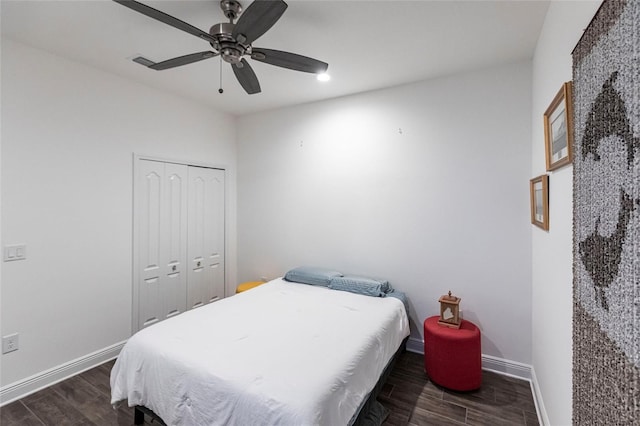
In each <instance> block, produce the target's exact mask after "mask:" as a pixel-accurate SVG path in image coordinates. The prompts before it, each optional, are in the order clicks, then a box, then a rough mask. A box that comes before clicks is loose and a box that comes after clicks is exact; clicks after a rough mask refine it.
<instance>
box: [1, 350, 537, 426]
mask: <svg viewBox="0 0 640 426" xmlns="http://www.w3.org/2000/svg"><path fill="white" fill-rule="evenodd" d="M112 365H113V361H111V362H108V363H106V364H103V365H101V366H98V367H96V368H93V369H91V370H89V371H86V372H84V373H82V374H79V375H77V376H75V377H72V378H70V379H67V380H65V381H63V382H60V383H58V384H55V385H53V386H51V387H49V388H47V389H44V390H42V391H39V392H37V393H34V394H32V395H29V396H27V397H25V398H23V399H21V400H19V401H15V402H12V403H11V404H7V405H5V406H4V407H2V408H0V425H2V426H43V425H51V426H67V425H69V426H71V425H73V426H75V425H88V426H91V425H97V426H102V425H105V426H106V425H127V426H129V425H132V424H133V409H131V408H128V407H121V408H120V409H118V410H114V409H113V408H112V407H111V405H110V404H109V395H110V391H109V373H110V371H111V367H112ZM482 380H483V382H482V388H481V389H480V390H478V391H475V392H466V393H460V392H452V391H449V390H446V389H443V388H440V387H438V386H436V385H434V384H433V383H432V382H430V381H429V380H428V378H427V376H426V374H425V372H424V364H423V357H422V355H419V354H414V353H411V352H405V353H404V354H402V356H401V357H400V358H399V359H398V362H397V363H396V365H395V367H394V369H393V370H392V372H391V374H390V376H389V378H388V380H387V382H386V383H385V385H384V387H383V388H382V392H381V394H380V396H379V397H378V400H379V401H380V402H381V403H382V404H383V405H384V406H385V407H387V408H388V409H389V410H390V411H391V414H390V415H389V417H388V418H387V420H386V422H385V423H384V424H385V426H396V425H437V426H448V425H491V426H500V425H525V426H530V425H538V419H537V417H536V409H535V406H534V403H533V397H532V395H531V388H530V386H529V382H526V381H522V380H517V379H513V378H509V377H505V376H501V375H498V374H494V373H489V372H483V377H482ZM145 420H146V422H145V424H153V425H157V423H151V422H150V420H149V419H145ZM327 426H333V425H327Z"/></svg>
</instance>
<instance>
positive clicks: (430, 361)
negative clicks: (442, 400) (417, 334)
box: [424, 316, 482, 391]
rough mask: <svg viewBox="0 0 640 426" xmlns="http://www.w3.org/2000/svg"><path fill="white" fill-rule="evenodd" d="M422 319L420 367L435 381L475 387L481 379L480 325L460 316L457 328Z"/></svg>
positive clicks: (459, 387)
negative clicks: (422, 333) (422, 361)
mask: <svg viewBox="0 0 640 426" xmlns="http://www.w3.org/2000/svg"><path fill="white" fill-rule="evenodd" d="M439 318H440V317H438V316H435V317H430V318H427V319H426V320H424V368H425V370H426V371H427V375H428V376H429V378H430V379H431V380H432V381H433V382H434V383H436V384H438V385H440V386H443V387H445V388H448V389H452V390H457V391H469V390H474V389H478V388H479V387H480V384H481V383H482V355H481V350H480V329H478V327H476V325H475V324H474V323H472V322H471V321H465V320H462V323H461V324H460V328H459V329H455V328H449V327H445V326H443V325H439V324H438V319H439Z"/></svg>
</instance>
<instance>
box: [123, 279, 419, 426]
mask: <svg viewBox="0 0 640 426" xmlns="http://www.w3.org/2000/svg"><path fill="white" fill-rule="evenodd" d="M408 335H409V323H408V319H407V314H406V311H405V308H404V305H403V304H402V302H401V301H400V300H398V299H395V298H381V297H369V296H363V295H359V294H353V293H348V292H343V291H337V290H330V289H328V288H325V287H317V286H311V285H306V284H298V283H292V282H288V281H285V280H283V279H276V280H273V281H271V282H268V283H266V284H264V285H262V286H259V287H257V288H254V289H252V290H250V291H247V292H243V293H240V294H237V295H234V296H232V297H228V298H226V299H223V300H221V301H218V302H215V303H213V304H209V305H206V306H203V307H200V308H197V309H195V310H192V311H188V312H185V313H183V314H181V315H178V316H176V317H174V318H171V319H168V320H165V321H163V322H160V323H157V324H154V325H152V326H151V327H148V328H146V329H144V330H142V331H140V332H138V333H136V334H135V335H134V336H132V337H131V338H130V339H129V340H128V342H127V343H126V344H125V346H124V348H123V349H122V351H121V353H120V355H119V356H118V359H117V360H116V363H115V365H114V367H113V370H112V371H111V403H112V404H114V405H117V404H118V403H120V402H121V401H127V402H128V405H129V406H135V405H143V406H145V407H147V408H149V409H151V410H153V411H154V412H155V413H156V414H157V415H159V416H160V417H161V418H162V419H163V420H164V421H165V423H167V424H168V425H234V424H235V425H347V424H348V423H349V421H350V420H351V418H352V417H353V415H354V414H355V413H356V411H357V410H358V407H359V406H360V404H361V403H362V402H363V401H364V399H365V398H366V396H367V395H368V394H369V393H370V392H371V390H372V389H373V387H374V385H375V384H376V382H377V380H378V378H379V376H380V375H381V373H382V372H383V370H384V368H385V366H386V365H387V363H388V362H389V360H390V359H391V357H392V356H393V354H394V353H395V352H396V350H397V349H398V347H399V346H400V344H401V342H402V341H403V339H404V338H405V337H407V336H408Z"/></svg>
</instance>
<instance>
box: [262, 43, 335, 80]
mask: <svg viewBox="0 0 640 426" xmlns="http://www.w3.org/2000/svg"><path fill="white" fill-rule="evenodd" d="M251 59H255V60H256V61H260V62H264V63H266V64H270V65H275V66H277V67H282V68H288V69H290V70H295V71H302V72H310V73H314V74H319V73H323V72H325V71H327V68H328V67H329V64H327V63H326V62H322V61H318V60H317V59H313V58H308V57H306V56H302V55H297V54H295V53H289V52H282V51H280V50H273V49H261V48H259V47H255V48H253V49H252V51H251Z"/></svg>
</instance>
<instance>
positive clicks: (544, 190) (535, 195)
mask: <svg viewBox="0 0 640 426" xmlns="http://www.w3.org/2000/svg"><path fill="white" fill-rule="evenodd" d="M529 188H530V193H531V223H533V224H534V225H536V226H539V227H540V228H542V229H544V230H545V231H548V230H549V175H542V176H538V177H536V178H533V179H531V180H530V181H529Z"/></svg>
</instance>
